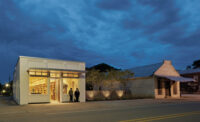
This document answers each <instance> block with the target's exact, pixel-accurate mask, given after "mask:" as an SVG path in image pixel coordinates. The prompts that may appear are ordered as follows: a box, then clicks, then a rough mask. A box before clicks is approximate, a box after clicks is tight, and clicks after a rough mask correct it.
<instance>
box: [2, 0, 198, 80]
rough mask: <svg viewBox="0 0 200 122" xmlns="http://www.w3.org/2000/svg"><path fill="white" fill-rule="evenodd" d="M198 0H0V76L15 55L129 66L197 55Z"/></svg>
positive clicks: (188, 60) (183, 61) (182, 61)
mask: <svg viewBox="0 0 200 122" xmlns="http://www.w3.org/2000/svg"><path fill="white" fill-rule="evenodd" d="M199 11H200V0H0V56H1V59H0V74H1V75H0V82H5V81H7V80H8V77H9V74H10V75H12V74H13V70H14V67H15V64H16V62H17V58H18V56H34V57H45V58H52V59H62V60H75V61H84V62H86V64H87V66H92V65H95V64H98V63H102V62H104V63H107V64H110V65H112V66H114V67H117V68H122V69H126V68H132V67H135V66H141V65H146V64H152V63H157V62H161V61H163V60H164V59H168V60H172V62H173V65H174V66H175V67H176V68H177V69H185V67H186V66H187V65H190V64H192V62H193V61H194V60H197V59H200V56H199V55H200V12H199Z"/></svg>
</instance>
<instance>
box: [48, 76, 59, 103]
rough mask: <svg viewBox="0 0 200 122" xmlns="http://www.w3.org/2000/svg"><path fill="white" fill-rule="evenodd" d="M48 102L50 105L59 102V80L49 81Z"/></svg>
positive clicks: (52, 79)
mask: <svg viewBox="0 0 200 122" xmlns="http://www.w3.org/2000/svg"><path fill="white" fill-rule="evenodd" d="M50 101H51V102H52V103H53V102H59V101H60V79H56V78H51V79H50Z"/></svg>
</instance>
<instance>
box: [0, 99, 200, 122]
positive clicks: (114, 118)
mask: <svg viewBox="0 0 200 122" xmlns="http://www.w3.org/2000/svg"><path fill="white" fill-rule="evenodd" d="M4 121H6V122H7V121H8V122H13V121H14V122H15V121H16V122H22V121H24V122H25V121H34V122H43V121H44V122H47V121H48V122H138V121H139V122H146V121H162V122H169V121H170V122H171V121H172V122H200V100H190V99H189V100H188V99H180V100H174V99H167V100H154V99H140V100H121V101H101V102H87V103H64V104H29V105H24V106H18V105H15V104H14V102H12V101H11V100H9V98H5V97H0V122H4Z"/></svg>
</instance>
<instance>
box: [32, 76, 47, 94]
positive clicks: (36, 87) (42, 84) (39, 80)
mask: <svg viewBox="0 0 200 122" xmlns="http://www.w3.org/2000/svg"><path fill="white" fill-rule="evenodd" d="M29 92H30V94H47V78H46V77H29Z"/></svg>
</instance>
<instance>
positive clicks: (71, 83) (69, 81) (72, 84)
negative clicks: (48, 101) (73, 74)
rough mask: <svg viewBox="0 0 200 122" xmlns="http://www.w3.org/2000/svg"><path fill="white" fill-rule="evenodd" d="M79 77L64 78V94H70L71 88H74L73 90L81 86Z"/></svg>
mask: <svg viewBox="0 0 200 122" xmlns="http://www.w3.org/2000/svg"><path fill="white" fill-rule="evenodd" d="M78 82H79V79H76V78H63V94H68V92H69V90H70V88H72V90H73V92H74V91H75V90H76V88H79V84H78Z"/></svg>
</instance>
